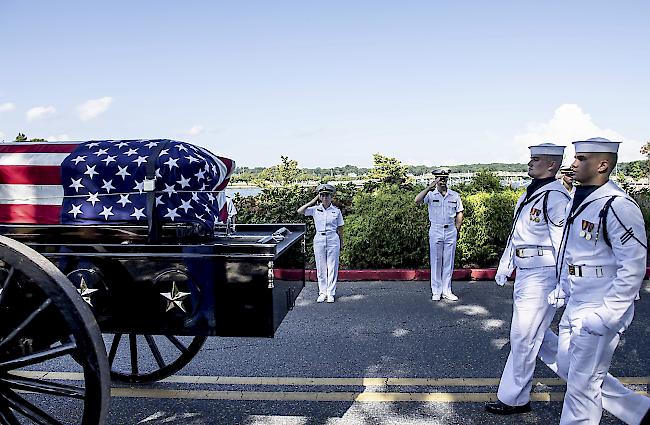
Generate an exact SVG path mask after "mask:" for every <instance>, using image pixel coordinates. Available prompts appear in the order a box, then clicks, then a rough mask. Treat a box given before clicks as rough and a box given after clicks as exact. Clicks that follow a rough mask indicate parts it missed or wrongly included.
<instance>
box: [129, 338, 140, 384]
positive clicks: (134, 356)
mask: <svg viewBox="0 0 650 425" xmlns="http://www.w3.org/2000/svg"><path fill="white" fill-rule="evenodd" d="M129 346H130V349H131V372H132V373H133V374H134V375H137V374H138V335H137V334H129Z"/></svg>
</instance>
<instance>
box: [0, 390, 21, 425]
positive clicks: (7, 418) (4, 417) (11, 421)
mask: <svg viewBox="0 0 650 425" xmlns="http://www.w3.org/2000/svg"><path fill="white" fill-rule="evenodd" d="M0 423H2V424H3V425H20V421H19V420H18V419H17V418H16V416H15V415H14V414H13V412H12V411H11V409H10V408H9V407H8V406H6V405H5V404H4V403H2V397H0Z"/></svg>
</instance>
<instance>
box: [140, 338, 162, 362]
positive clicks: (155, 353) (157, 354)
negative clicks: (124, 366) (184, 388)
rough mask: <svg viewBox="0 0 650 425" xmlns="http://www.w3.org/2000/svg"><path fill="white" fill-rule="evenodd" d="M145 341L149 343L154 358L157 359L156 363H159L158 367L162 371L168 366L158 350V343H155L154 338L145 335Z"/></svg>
mask: <svg viewBox="0 0 650 425" xmlns="http://www.w3.org/2000/svg"><path fill="white" fill-rule="evenodd" d="M144 339H145V340H146V341H147V344H148V345H149V349H150V350H151V353H152V354H153V357H154V358H155V359H156V363H158V367H159V368H161V369H162V368H163V367H165V366H166V364H165V360H164V359H163V357H162V355H161V354H160V350H159V349H158V346H157V345H156V341H154V339H153V336H151V335H145V336H144Z"/></svg>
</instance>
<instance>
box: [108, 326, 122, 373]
mask: <svg viewBox="0 0 650 425" xmlns="http://www.w3.org/2000/svg"><path fill="white" fill-rule="evenodd" d="M121 339H122V334H115V335H113V342H112V343H111V349H110V351H109V352H108V364H109V365H110V366H113V361H114V360H115V355H116V354H117V347H119V346H120V340H121Z"/></svg>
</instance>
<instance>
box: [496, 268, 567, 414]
mask: <svg viewBox="0 0 650 425" xmlns="http://www.w3.org/2000/svg"><path fill="white" fill-rule="evenodd" d="M554 288H555V267H538V268H534V269H517V275H516V278H515V288H514V292H513V294H512V298H513V307H512V323H511V325H510V354H508V360H507V361H506V365H505V367H504V369H503V373H502V375H501V381H500V382H499V391H498V392H497V396H498V398H499V400H501V401H502V402H504V403H505V404H507V405H509V406H521V405H524V404H526V403H528V402H529V401H530V389H531V386H532V382H533V373H534V372H535V363H536V362H537V354H538V352H540V349H541V348H542V346H544V345H548V344H549V341H547V339H546V338H545V337H544V335H545V332H546V331H548V332H550V333H551V334H553V332H551V331H550V330H549V326H551V322H552V321H553V316H554V315H555V308H553V307H551V306H549V305H548V303H547V302H546V296H547V295H548V293H549V292H551V291H552V290H553V289H554ZM553 336H555V334H553ZM555 343H556V344H557V337H555ZM549 348H550V349H552V350H553V352H557V349H556V348H555V347H544V352H546V351H547V350H548V349H549ZM553 357H554V356H553ZM553 362H555V359H553Z"/></svg>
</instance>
